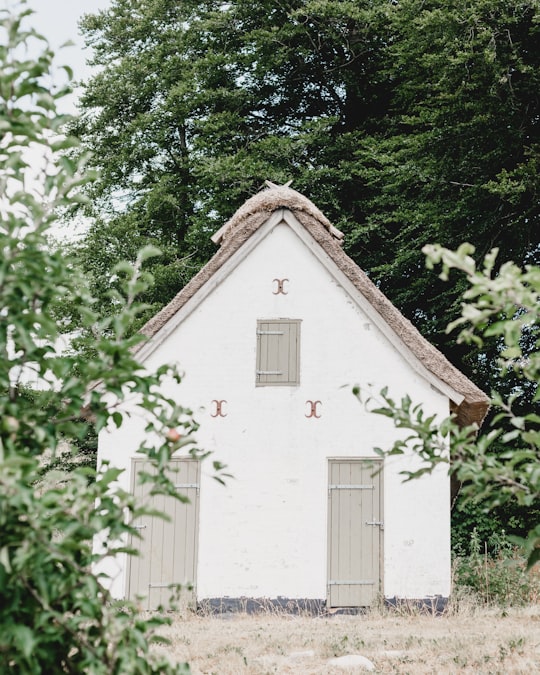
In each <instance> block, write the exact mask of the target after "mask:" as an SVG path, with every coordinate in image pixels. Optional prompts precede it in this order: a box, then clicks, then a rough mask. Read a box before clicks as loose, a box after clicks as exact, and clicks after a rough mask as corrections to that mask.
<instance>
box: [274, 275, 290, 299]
mask: <svg viewBox="0 0 540 675" xmlns="http://www.w3.org/2000/svg"><path fill="white" fill-rule="evenodd" d="M272 281H273V282H274V283H276V284H277V287H276V288H277V290H275V291H272V293H273V294H274V295H279V294H280V293H281V294H282V295H288V292H287V291H286V290H285V282H287V283H288V282H289V280H288V279H272Z"/></svg>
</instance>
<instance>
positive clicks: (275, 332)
mask: <svg viewBox="0 0 540 675" xmlns="http://www.w3.org/2000/svg"><path fill="white" fill-rule="evenodd" d="M257 335H285V333H284V331H282V330H258V331H257Z"/></svg>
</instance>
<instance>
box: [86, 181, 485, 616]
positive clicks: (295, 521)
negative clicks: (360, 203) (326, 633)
mask: <svg viewBox="0 0 540 675" xmlns="http://www.w3.org/2000/svg"><path fill="white" fill-rule="evenodd" d="M342 236H343V235H342V233H341V232H339V231H338V230H337V229H336V228H334V227H333V226H332V225H331V223H330V222H329V221H328V220H327V219H326V218H325V216H324V215H323V214H322V213H321V212H320V211H319V210H318V209H317V208H316V206H314V204H312V203H311V202H310V201H309V200H308V199H307V198H305V197H304V196H302V195H301V194H299V193H298V192H296V191H294V190H292V189H290V188H288V187H270V188H269V189H265V190H263V191H261V192H260V193H259V194H257V195H256V196H254V197H252V198H251V199H249V200H248V201H247V202H246V203H245V204H244V205H243V206H242V207H241V208H240V209H239V210H238V211H237V212H236V213H235V215H234V216H233V217H232V219H231V220H230V221H229V222H228V223H227V224H226V225H225V226H224V227H222V228H221V230H219V232H217V233H216V234H215V235H214V237H213V240H214V242H215V243H217V244H220V245H221V246H220V249H219V251H218V252H217V253H216V254H215V256H214V257H213V258H212V259H211V260H210V262H209V263H208V264H207V265H206V266H205V267H204V268H203V269H202V270H201V271H200V272H199V273H198V274H197V275H196V276H195V277H194V278H193V279H192V280H191V282H190V283H189V284H188V285H187V286H186V287H185V288H184V289H183V290H182V291H181V292H180V293H179V294H178V295H177V296H176V297H175V298H174V299H173V300H172V301H171V302H170V303H169V305H167V306H166V307H165V308H164V309H163V310H162V311H160V312H159V313H158V314H157V315H156V316H155V317H154V318H153V319H151V320H150V321H149V322H148V323H147V324H146V326H145V327H144V328H143V332H144V333H145V334H146V335H147V336H148V340H147V342H145V343H144V344H143V346H142V347H141V348H140V350H139V352H138V356H139V358H140V361H141V362H143V363H144V364H145V365H146V366H147V367H148V369H154V368H156V367H157V366H159V365H161V364H163V363H171V362H177V363H178V364H179V365H180V367H181V369H182V370H184V371H185V373H186V375H185V378H184V380H183V382H182V384H181V385H179V386H178V385H171V388H170V391H168V392H167V393H168V394H169V395H170V396H171V397H173V398H176V399H177V400H178V401H179V402H181V403H183V404H185V405H188V406H190V407H191V408H192V409H193V410H195V411H199V412H198V413H197V414H196V417H197V419H198V421H199V422H200V424H201V428H200V431H199V433H198V442H199V445H200V446H201V447H203V448H204V449H205V450H211V451H213V452H214V453H215V455H214V456H215V458H216V459H218V460H220V461H221V462H223V463H225V464H227V466H228V469H229V471H230V472H231V473H232V474H233V476H234V478H233V479H231V480H229V481H228V484H227V486H226V487H223V486H222V485H220V484H218V483H217V482H216V481H214V480H213V479H212V467H211V465H210V463H208V464H205V462H204V461H203V462H202V463H199V462H197V461H195V460H193V459H189V458H185V457H179V458H178V460H175V461H174V462H173V463H172V466H171V470H174V471H178V478H177V485H178V489H179V490H180V491H181V492H184V493H185V494H187V495H188V496H189V497H190V499H191V503H190V504H189V505H182V504H178V503H174V504H173V505H172V506H171V505H170V504H167V503H165V502H163V501H160V502H159V503H157V504H156V506H158V507H160V508H165V509H170V514H171V521H170V522H164V521H163V520H162V519H152V518H148V519H146V521H144V522H141V523H140V528H141V532H142V533H143V535H144V537H143V542H142V544H141V550H142V557H141V558H135V557H134V558H130V559H127V558H126V557H125V556H124V557H122V556H120V557H119V559H118V560H117V561H116V566H115V567H113V566H110V567H109V568H108V569H107V571H108V572H109V574H110V575H111V577H112V582H111V590H112V592H113V595H115V596H116V597H125V596H130V597H136V596H138V595H145V596H147V598H148V600H147V606H148V607H155V606H157V605H158V604H159V603H160V602H163V601H164V600H166V597H167V586H168V585H169V584H171V583H184V582H186V581H190V582H192V583H193V586H194V594H195V596H196V599H197V601H198V602H203V601H205V600H212V601H213V602H216V601H217V602H224V603H226V604H227V603H229V604H233V603H234V602H236V601H239V600H242V599H246V598H252V599H266V600H267V601H271V600H274V601H275V600H277V599H279V602H281V603H283V602H284V600H283V599H290V600H294V601H296V602H299V603H303V602H306V601H314V602H326V605H327V607H358V606H367V605H370V604H372V603H373V602H374V600H375V599H376V598H377V597H382V596H384V597H386V598H409V599H424V598H430V597H439V596H440V597H443V598H446V597H448V595H449V593H450V484H449V477H448V475H447V472H446V471H445V470H443V469H442V468H441V470H438V471H435V473H434V474H432V475H430V476H427V477H424V478H422V479H420V480H416V481H413V482H410V483H403V482H402V476H400V471H402V470H403V469H408V468H411V467H412V466H415V462H416V459H415V458H414V457H412V456H406V455H405V456H393V457H390V458H388V459H386V460H385V461H384V463H383V462H382V461H380V460H379V459H378V458H377V455H376V454H375V453H374V450H373V448H374V447H377V446H379V447H390V445H391V444H392V442H393V440H394V438H395V434H396V431H395V429H394V427H393V425H392V423H391V421H389V420H387V419H386V418H383V417H381V416H379V415H374V414H372V413H369V412H367V411H366V410H365V409H364V408H363V406H362V405H360V404H359V402H358V401H357V399H356V398H355V397H354V396H353V395H352V392H351V389H352V386H353V385H354V384H359V385H360V386H361V387H362V386H363V387H367V386H368V385H369V386H371V388H372V389H373V390H374V391H379V390H380V389H382V388H383V387H388V388H389V391H390V393H391V394H392V395H393V397H395V398H397V399H399V398H400V397H401V396H403V395H405V394H408V395H409V396H410V397H411V398H412V399H413V401H415V402H421V403H423V405H424V407H425V410H426V411H427V412H428V413H429V414H433V413H435V414H437V415H438V416H440V418H441V419H442V418H444V417H446V416H447V415H448V413H449V410H453V411H454V412H455V413H456V415H457V419H458V420H459V422H460V423H463V424H468V423H471V422H473V421H474V422H477V423H478V424H480V423H481V421H482V419H483V417H484V415H485V413H486V410H487V398H486V396H485V395H484V394H483V392H481V391H480V390H479V389H478V388H477V387H476V386H475V385H474V384H473V383H472V382H470V381H469V380H468V379H467V378H466V377H465V376H464V375H463V374H462V373H460V372H459V371H458V370H457V369H456V368H454V367H453V366H452V365H451V364H450V363H449V362H448V361H447V360H446V359H445V358H444V357H443V356H442V354H441V353H440V352H439V351H437V350H436V349H435V348H434V347H433V346H432V345H431V344H429V343H428V342H427V341H426V340H425V339H424V338H423V337H422V336H421V335H420V334H419V332H418V331H417V330H416V329H415V328H414V327H413V325H412V324H411V323H410V322H409V321H408V320H406V319H405V318H404V317H403V316H402V315H401V314H400V312H399V311H398V310H397V309H396V308H395V307H394V306H393V305H392V304H391V303H390V301H389V300H388V299H387V298H386V297H385V296H384V295H383V294H382V293H381V292H380V291H379V290H378V289H377V288H376V287H375V285H374V284H373V283H372V282H371V281H370V280H369V278H368V277H367V276H366V275H365V274H364V272H362V270H360V269H359V268H358V266H357V265H356V264H355V263H354V262H353V261H352V260H351V259H350V258H349V257H348V256H347V255H346V254H345V253H344V252H343V250H342V248H341V239H342ZM143 428H144V424H143V421H142V420H140V419H138V418H137V417H136V416H134V417H133V418H131V419H130V420H127V421H126V423H125V425H124V426H122V427H121V428H120V429H109V430H107V431H106V432H103V433H102V434H101V437H100V445H99V461H102V460H104V459H108V460H110V461H111V462H112V463H114V464H115V465H117V466H120V467H122V468H124V469H125V472H124V474H122V478H121V485H122V487H124V488H125V489H131V490H136V491H139V492H142V488H141V487H140V486H139V487H138V486H137V481H136V476H137V471H138V470H139V469H140V467H141V466H142V464H143V461H142V460H141V459H140V456H139V458H138V457H137V456H136V453H135V450H136V448H137V446H138V444H139V440H140V434H141V433H143ZM383 464H384V465H383ZM160 499H161V500H163V498H160ZM172 501H173V502H174V501H175V500H172ZM135 543H136V542H135Z"/></svg>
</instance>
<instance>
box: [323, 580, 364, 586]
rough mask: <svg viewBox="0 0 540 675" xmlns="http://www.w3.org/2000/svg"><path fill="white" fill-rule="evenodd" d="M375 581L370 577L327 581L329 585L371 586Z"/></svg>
mask: <svg viewBox="0 0 540 675" xmlns="http://www.w3.org/2000/svg"><path fill="white" fill-rule="evenodd" d="M374 583H375V582H374V581H373V580H372V579H360V580H352V581H329V582H328V585H329V586H373V584H374Z"/></svg>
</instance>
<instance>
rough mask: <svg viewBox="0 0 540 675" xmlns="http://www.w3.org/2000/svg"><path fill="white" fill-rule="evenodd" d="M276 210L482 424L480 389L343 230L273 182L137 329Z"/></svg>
mask: <svg viewBox="0 0 540 675" xmlns="http://www.w3.org/2000/svg"><path fill="white" fill-rule="evenodd" d="M280 209H287V210H289V211H291V212H292V214H293V215H294V216H295V218H296V219H297V220H298V221H299V222H300V223H301V224H302V225H303V226H304V228H305V229H306V230H307V231H308V232H309V234H311V236H312V237H313V238H314V239H315V240H316V241H317V242H318V244H319V245H320V246H321V247H322V248H323V249H324V251H325V252H326V253H327V254H328V256H329V257H330V258H331V259H332V260H333V261H334V263H335V264H336V265H337V266H338V268H339V269H340V270H341V271H342V272H343V273H344V274H345V276H346V277H347V278H348V279H349V280H350V281H351V282H352V284H353V285H354V286H355V288H356V289H357V290H358V291H359V292H360V293H361V294H362V296H364V298H365V299H366V300H367V301H368V302H369V303H370V305H371V306H372V308H373V309H374V310H376V312H377V313H378V314H379V316H380V317H382V319H383V320H384V322H385V323H386V325H387V326H388V327H389V329H390V330H391V331H393V332H394V333H395V334H396V335H397V336H398V338H399V340H400V341H401V343H402V344H403V345H405V347H407V348H408V349H409V350H410V352H412V354H413V355H414V357H416V358H417V359H418V360H419V361H420V362H421V363H422V365H423V366H424V367H425V368H426V369H427V370H428V371H429V372H431V373H432V374H433V375H434V376H435V377H436V378H437V379H438V380H441V381H442V382H444V383H446V385H448V386H449V387H450V388H451V389H452V390H454V391H455V392H457V393H458V394H459V395H460V396H459V399H460V400H459V401H454V402H453V410H454V412H455V413H456V415H457V419H458V422H459V423H460V424H462V425H466V424H471V423H473V422H476V423H477V424H478V425H480V424H481V422H482V420H483V419H484V416H485V414H486V412H487V409H488V398H487V396H486V395H485V394H484V392H482V391H481V390H480V389H479V388H478V387H477V386H476V385H475V384H473V383H472V382H471V381H470V380H469V379H468V378H467V377H465V375H464V374H463V373H461V372H460V371H459V370H458V369H457V368H456V367H455V366H453V365H452V364H451V363H450V362H449V361H448V360H447V359H446V358H445V357H444V356H443V355H442V354H441V352H439V350H438V349H436V348H435V347H434V346H433V345H432V344H431V343H430V342H428V341H427V340H426V339H425V338H424V337H423V336H422V335H421V334H420V333H419V332H418V330H417V329H416V328H415V327H414V326H413V325H412V323H411V322H410V321H409V320H408V319H406V318H405V317H404V316H403V315H402V314H401V312H400V311H399V310H398V309H396V307H394V305H393V304H392V303H391V302H390V300H388V298H387V297H386V296H385V295H384V294H383V293H382V292H381V291H380V290H379V289H378V288H377V287H376V286H375V284H374V283H373V282H372V281H371V280H370V279H369V277H368V276H367V275H366V274H365V273H364V272H363V271H362V270H361V269H360V268H359V267H358V265H356V263H355V262H353V260H351V258H349V256H348V255H347V254H346V253H345V252H344V251H343V249H342V248H341V239H342V238H343V235H342V233H341V232H340V231H339V230H337V229H336V228H334V227H333V226H332V224H331V223H330V221H329V220H328V219H327V218H326V217H325V216H324V215H323V214H322V213H321V211H319V209H318V208H317V207H316V206H315V205H314V204H313V203H312V202H311V201H310V200H309V199H307V198H306V197H304V196H303V195H301V194H300V193H299V192H296V191H295V190H292V189H291V188H289V187H284V186H272V187H271V188H270V189H265V190H262V191H261V192H259V193H258V194H256V195H255V196H254V197H251V199H248V201H247V202H246V203H245V204H244V205H243V206H241V207H240V209H238V211H237V212H236V213H235V214H234V215H233V217H232V218H231V219H230V220H229V221H228V222H227V223H226V224H225V225H224V226H223V227H222V228H221V229H220V230H219V231H218V232H216V234H215V235H214V237H213V238H212V239H213V240H214V241H215V242H216V243H219V242H220V243H221V248H220V249H219V250H218V252H217V253H216V254H215V255H214V256H213V258H212V259H211V260H210V261H209V262H208V263H207V264H206V265H205V266H204V267H203V268H202V269H201V270H200V271H199V273H198V274H196V275H195V276H194V277H193V279H191V281H190V282H189V283H188V284H187V285H186V286H185V287H184V288H183V289H182V290H181V291H180V292H179V293H178V294H177V295H176V297H175V298H173V300H171V302H170V303H169V304H168V305H167V306H166V307H164V308H163V309H162V310H161V311H160V312H158V314H156V315H155V316H154V317H153V318H152V319H150V321H148V323H146V325H145V326H144V327H143V328H142V330H141V332H142V333H143V334H144V335H146V336H148V337H150V338H151V337H152V336H154V335H156V333H157V332H158V331H160V329H162V328H163V327H164V326H165V325H166V324H167V322H168V321H169V320H170V319H171V318H172V317H173V316H174V315H175V314H176V313H177V312H178V311H179V310H180V309H181V308H182V307H183V306H184V305H185V304H186V303H187V302H188V300H190V299H191V298H192V297H193V296H194V295H195V294H196V293H197V292H198V291H199V289H201V288H202V287H203V286H204V285H205V284H206V283H207V282H209V280H210V279H211V278H212V277H213V276H214V274H215V273H216V272H217V271H218V270H219V269H220V268H221V267H222V265H223V264H224V263H225V262H226V261H227V260H229V258H230V257H231V256H232V255H233V254H234V253H235V252H236V251H238V249H239V248H240V247H241V246H242V245H243V244H244V243H245V242H246V241H247V240H248V239H249V238H250V237H251V236H252V235H253V234H254V233H255V232H256V231H257V230H258V229H259V228H260V227H261V226H262V225H263V224H264V223H265V222H266V221H267V220H268V219H269V218H270V216H271V215H272V213H274V212H275V211H278V210H280ZM461 398H462V400H461Z"/></svg>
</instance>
